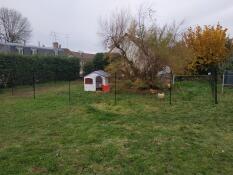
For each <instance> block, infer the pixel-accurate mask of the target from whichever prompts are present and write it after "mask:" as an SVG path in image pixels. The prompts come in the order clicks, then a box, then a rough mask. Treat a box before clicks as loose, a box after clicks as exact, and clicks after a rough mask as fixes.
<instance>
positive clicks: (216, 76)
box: [214, 68, 218, 104]
mask: <svg viewBox="0 0 233 175" xmlns="http://www.w3.org/2000/svg"><path fill="white" fill-rule="evenodd" d="M214 102H215V104H218V71H217V69H216V68H215V70H214Z"/></svg>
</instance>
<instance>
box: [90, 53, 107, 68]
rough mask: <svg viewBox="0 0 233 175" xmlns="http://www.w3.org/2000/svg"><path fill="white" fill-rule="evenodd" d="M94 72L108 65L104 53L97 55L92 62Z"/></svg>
mask: <svg viewBox="0 0 233 175" xmlns="http://www.w3.org/2000/svg"><path fill="white" fill-rule="evenodd" d="M93 64H94V68H95V70H104V68H105V67H106V66H107V65H108V62H107V59H106V56H105V54H104V53H97V54H96V55H95V58H94V60H93Z"/></svg>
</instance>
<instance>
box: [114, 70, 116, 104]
mask: <svg viewBox="0 0 233 175" xmlns="http://www.w3.org/2000/svg"><path fill="white" fill-rule="evenodd" d="M114 90H115V105H116V100H117V91H116V72H115V88H114Z"/></svg>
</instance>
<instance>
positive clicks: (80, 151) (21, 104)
mask: <svg viewBox="0 0 233 175" xmlns="http://www.w3.org/2000/svg"><path fill="white" fill-rule="evenodd" d="M71 89H72V92H71V97H72V98H71V105H69V101H68V83H67V82H60V83H57V84H54V83H48V84H43V85H39V86H37V96H36V100H33V97H32V94H31V92H30V90H31V87H19V88H17V89H16V90H15V93H14V96H11V90H10V89H5V90H3V91H2V92H1V94H0V100H1V105H0V174H3V175H4V174H6V175H8V174H17V175H18V174H22V175H25V174H56V175H57V174H58V175H59V174H87V175H89V174H114V175H115V174H158V175H160V174H179V175H180V174H184V175H188V174H198V175H202V174H203V175H205V174H211V175H219V174H221V175H228V174H232V173H233V166H232V165H233V115H232V114H233V108H232V102H233V101H232V99H233V91H232V89H226V91H225V93H224V94H221V95H220V96H219V100H220V103H219V105H217V106H215V105H214V104H213V101H212V98H211V92H210V89H209V86H208V84H205V83H202V82H181V83H180V84H177V85H176V87H175V89H174V91H173V97H172V98H173V104H172V106H170V105H169V102H168V100H169V99H168V96H166V99H165V100H164V101H159V100H158V99H157V98H156V96H153V95H142V94H135V93H124V92H118V93H119V95H118V96H117V99H118V100H117V105H114V94H111V93H110V94H102V93H87V92H83V87H82V84H81V83H80V82H72V86H71Z"/></svg>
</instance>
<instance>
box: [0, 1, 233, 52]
mask: <svg viewBox="0 0 233 175" xmlns="http://www.w3.org/2000/svg"><path fill="white" fill-rule="evenodd" d="M143 3H144V4H147V5H152V6H153V8H154V9H155V10H156V16H157V21H158V23H161V24H163V23H169V22H172V21H173V20H175V21H177V22H180V21H182V20H184V22H185V23H184V26H183V27H187V26H194V25H196V24H200V25H204V24H217V23H218V22H220V24H221V25H223V26H224V27H227V28H228V29H229V34H230V35H231V36H232V35H233V0H153V1H152V0H0V7H8V8H14V9H16V10H18V11H19V12H21V13H22V14H23V15H24V16H26V17H27V18H28V19H29V21H30V22H31V25H32V28H33V36H32V38H31V40H30V44H34V45H37V44H38V41H40V42H41V44H45V45H46V46H51V43H52V40H53V37H52V36H51V32H53V31H54V32H56V33H57V36H58V40H59V41H60V42H61V44H62V46H63V47H66V46H67V42H66V35H67V34H68V35H69V39H68V47H69V48H70V49H72V50H74V51H85V52H91V53H95V52H100V51H103V50H104V48H103V46H102V44H101V38H100V37H99V36H98V34H97V33H98V32H99V30H100V27H99V19H100V17H102V18H104V17H105V16H108V15H110V14H111V12H112V11H114V10H116V9H121V8H127V9H129V10H130V11H132V12H135V11H136V10H137V9H138V7H139V6H140V5H141V4H143Z"/></svg>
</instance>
